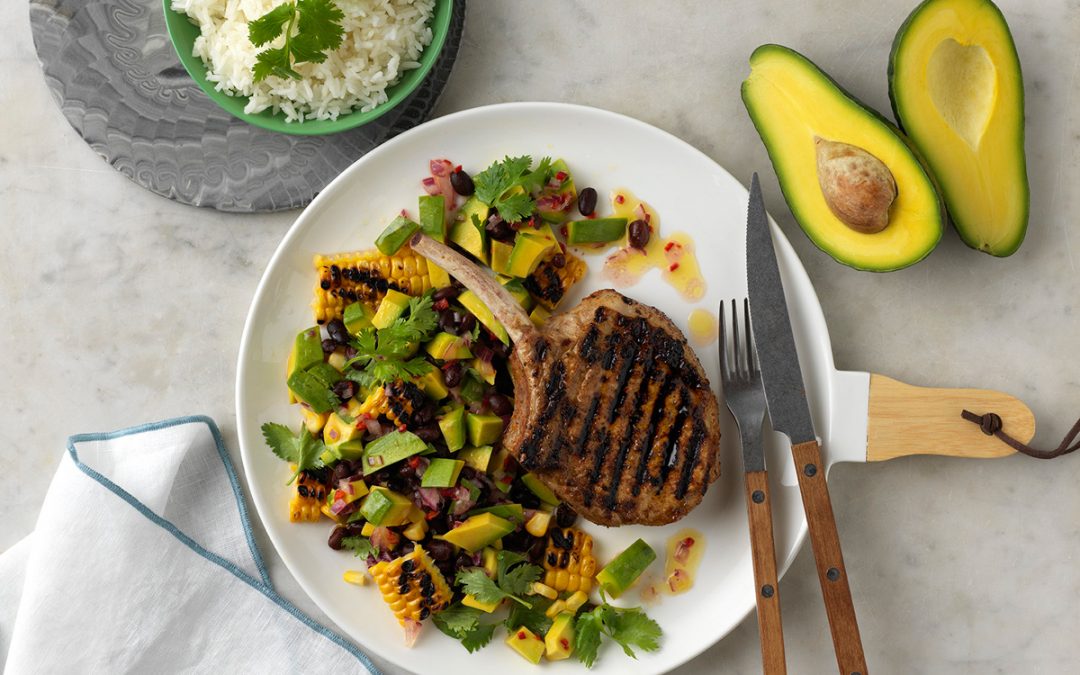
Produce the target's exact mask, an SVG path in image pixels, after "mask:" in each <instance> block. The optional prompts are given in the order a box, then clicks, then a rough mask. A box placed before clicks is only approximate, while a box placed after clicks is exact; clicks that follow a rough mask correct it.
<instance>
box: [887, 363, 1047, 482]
mask: <svg viewBox="0 0 1080 675" xmlns="http://www.w3.org/2000/svg"><path fill="white" fill-rule="evenodd" d="M964 409H967V410H970V411H971V412H973V413H975V414H977V415H982V414H984V413H988V412H993V413H997V414H998V415H1000V416H1001V421H1002V428H1003V429H1005V430H1006V431H1007V432H1008V433H1009V435H1010V436H1012V437H1013V438H1015V439H1017V440H1019V441H1020V442H1021V443H1027V442H1028V441H1030V440H1031V438H1032V437H1033V436H1034V435H1035V415H1033V414H1032V412H1031V410H1030V409H1028V407H1027V406H1026V405H1024V403H1023V401H1020V400H1019V399H1017V398H1014V397H1012V396H1009V395H1008V394H1003V393H1001V392H999V391H989V390H985V389H937V388H932V387H916V386H913V385H910V384H904V383H903V382H898V381H897V380H894V379H892V378H891V377H885V376H884V375H877V374H871V375H870V405H869V408H868V412H867V417H868V419H867V427H866V460H867V461H868V462H874V461H880V460H886V459H893V458H894V457H903V456H905V455H952V456H955V457H1003V456H1005V455H1011V454H1012V453H1013V452H1014V451H1013V449H1012V448H1010V447H1009V446H1007V445H1005V444H1004V443H1002V442H1001V441H1000V440H999V439H997V438H995V437H993V436H987V435H986V434H984V433H983V432H982V431H981V430H980V429H979V426H978V425H977V424H972V423H971V422H968V421H966V420H964V419H962V418H961V417H960V412H961V411H962V410H964Z"/></svg>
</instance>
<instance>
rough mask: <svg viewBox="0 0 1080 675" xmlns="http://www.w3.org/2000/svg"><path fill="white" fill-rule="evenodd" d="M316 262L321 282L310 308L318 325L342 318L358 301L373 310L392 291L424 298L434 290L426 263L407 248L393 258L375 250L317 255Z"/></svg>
mask: <svg viewBox="0 0 1080 675" xmlns="http://www.w3.org/2000/svg"><path fill="white" fill-rule="evenodd" d="M314 263H315V271H316V272H318V274H319V281H318V283H317V284H316V285H315V299H314V301H313V302H312V303H311V307H312V309H313V310H315V320H316V321H317V322H318V323H319V324H324V323H326V322H327V321H329V320H331V319H340V318H341V316H342V314H343V313H344V311H345V306H346V305H349V304H351V303H353V302H357V301H359V302H362V303H364V304H365V305H367V306H368V307H370V308H371V309H372V310H373V311H374V310H375V309H376V307H377V306H378V304H379V301H380V300H382V297H383V296H384V295H386V291H387V289H390V288H392V289H394V290H396V291H400V292H402V293H405V294H407V295H421V294H423V293H424V291H426V290H428V289H430V288H431V277H430V274H429V273H428V263H427V260H426V259H425V258H424V257H423V256H421V255H418V254H416V253H413V251H412V249H411V248H409V247H408V246H406V247H403V248H402V249H401V250H400V251H398V252H397V253H395V254H394V255H384V254H382V253H380V252H379V250H378V249H375V248H373V249H370V250H367V251H356V252H350V253H338V254H336V255H328V256H327V255H316V256H315V260H314Z"/></svg>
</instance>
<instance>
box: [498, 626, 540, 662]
mask: <svg viewBox="0 0 1080 675" xmlns="http://www.w3.org/2000/svg"><path fill="white" fill-rule="evenodd" d="M506 644H508V645H510V647H511V648H512V649H513V650H514V651H515V652H517V653H518V654H521V655H522V656H523V657H525V659H526V660H527V661H528V662H529V663H540V658H541V657H542V656H543V655H544V640H543V638H541V637H539V636H538V635H536V634H535V633H533V632H532V631H531V630H529V629H528V628H526V627H525V626H521V627H520V628H515V629H514V630H512V631H510V636H509V637H507V638H506Z"/></svg>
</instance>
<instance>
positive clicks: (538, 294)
mask: <svg viewBox="0 0 1080 675" xmlns="http://www.w3.org/2000/svg"><path fill="white" fill-rule="evenodd" d="M560 257H561V262H562V263H563V264H562V266H559V265H557V264H556V263H558V262H560ZM585 269H586V266H585V261H584V260H582V259H581V258H579V257H577V256H576V255H574V254H573V253H571V252H570V251H566V252H565V253H564V252H563V251H561V250H560V249H559V248H558V247H556V248H553V249H552V250H551V252H550V253H548V255H547V257H546V258H544V259H543V260H542V261H541V262H540V264H539V265H538V266H537V267H536V269H535V270H534V271H533V273H532V274H530V275H529V276H527V277H525V280H524V281H523V282H522V284H523V285H524V286H525V290H527V291H529V293H530V294H531V295H532V296H533V298H535V299H536V302H537V303H539V304H540V305H541V306H542V307H544V308H545V309H547V310H549V311H550V310H554V309H555V307H556V306H558V304H559V302H561V301H562V299H563V297H564V296H566V294H567V293H568V292H569V291H570V288H571V287H573V285H574V284H576V283H577V282H579V281H581V278H582V277H584V276H585Z"/></svg>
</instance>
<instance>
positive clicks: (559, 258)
mask: <svg viewBox="0 0 1080 675" xmlns="http://www.w3.org/2000/svg"><path fill="white" fill-rule="evenodd" d="M551 264H552V265H554V266H555V267H558V268H559V269H562V268H563V267H566V256H565V255H564V254H562V253H556V254H555V255H553V256H551Z"/></svg>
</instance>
